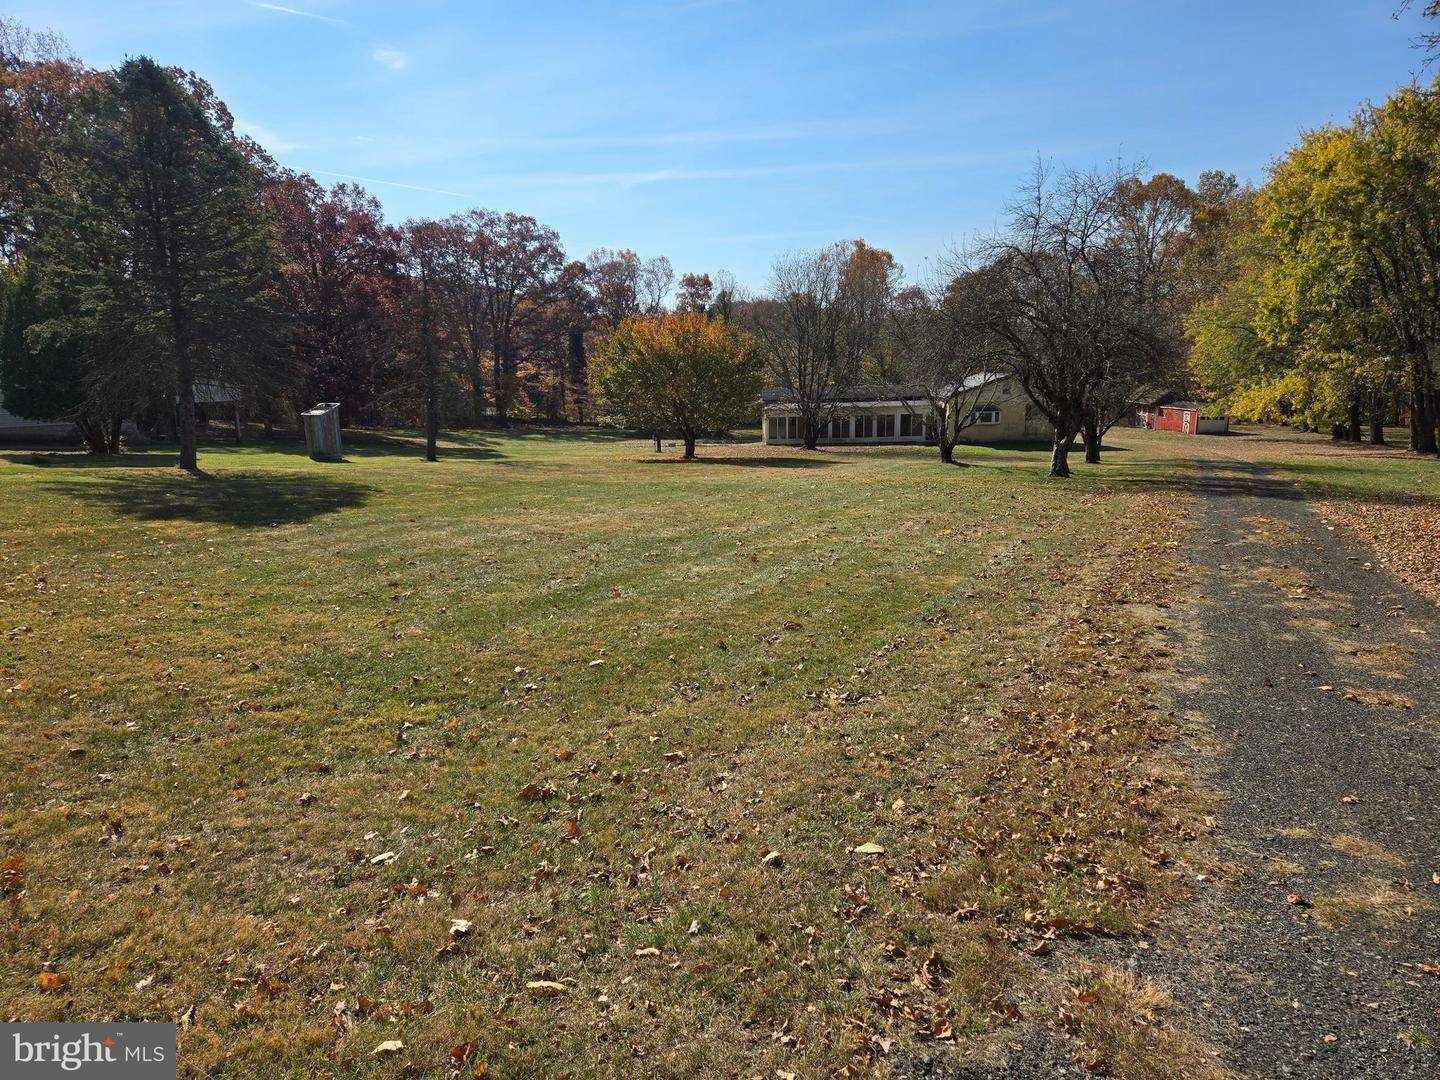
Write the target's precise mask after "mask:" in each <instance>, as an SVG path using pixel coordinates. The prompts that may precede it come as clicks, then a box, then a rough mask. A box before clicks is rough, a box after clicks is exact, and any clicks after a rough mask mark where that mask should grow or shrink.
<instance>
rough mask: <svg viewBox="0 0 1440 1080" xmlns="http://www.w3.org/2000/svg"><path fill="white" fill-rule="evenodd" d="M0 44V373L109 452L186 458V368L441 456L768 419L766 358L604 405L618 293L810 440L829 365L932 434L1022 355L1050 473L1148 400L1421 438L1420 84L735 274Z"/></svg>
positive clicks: (13, 389)
mask: <svg viewBox="0 0 1440 1080" xmlns="http://www.w3.org/2000/svg"><path fill="white" fill-rule="evenodd" d="M0 61H3V79H4V93H3V109H4V114H3V117H0V121H3V126H4V129H5V132H6V139H5V151H4V153H5V158H4V161H3V168H0V174H3V175H0V184H3V187H0V252H3V255H4V259H5V266H4V283H3V284H4V294H5V295H4V300H5V304H4V323H3V327H0V396H3V400H4V402H5V406H6V408H7V409H9V410H10V411H12V412H14V413H16V414H17V415H20V416H23V417H27V418H32V419H45V420H54V419H59V420H67V421H73V422H74V423H75V424H76V426H77V428H78V430H79V431H80V432H81V433H82V435H83V436H84V438H85V440H86V442H87V443H88V444H89V446H90V447H91V449H92V450H94V451H95V452H96V453H105V452H111V453H113V452H115V451H116V450H118V448H119V442H120V432H121V424H122V421H125V420H131V419H133V420H135V421H136V422H137V423H138V424H139V426H140V427H141V428H142V429H144V430H146V431H147V432H149V433H150V434H152V435H154V436H159V437H173V438H175V439H176V441H178V443H179V445H180V447H181V465H182V466H183V467H185V468H190V469H193V468H194V467H195V447H196V442H197V432H196V424H197V415H198V413H197V407H196V404H195V402H196V395H197V391H198V392H200V393H201V394H202V396H203V394H204V392H205V390H206V389H207V388H208V389H213V388H217V387H218V388H222V389H223V390H224V391H226V392H227V393H230V394H234V395H236V396H239V397H240V398H241V399H242V400H243V403H244V404H243V408H244V413H245V415H246V417H247V418H248V419H249V420H250V421H251V422H253V423H258V424H263V425H264V427H265V430H266V432H267V433H268V432H270V431H271V430H272V429H273V428H274V427H276V426H277V425H278V426H283V427H287V428H288V427H290V426H292V425H294V424H295V423H296V422H297V421H296V418H297V417H298V414H299V412H300V411H301V410H303V409H304V408H305V407H306V406H308V405H309V404H311V403H313V402H315V401H319V400H325V401H336V402H339V403H340V404H341V408H342V414H343V417H344V419H345V422H346V423H347V424H351V425H362V426H384V425H402V426H418V427H421V428H423V430H424V431H425V432H426V443H427V450H426V456H427V457H428V458H429V459H431V460H433V459H435V458H436V457H437V456H438V451H437V439H438V434H439V432H440V431H441V430H442V429H444V428H446V427H473V426H479V425H489V424H493V425H497V426H500V427H504V426H506V425H508V424H509V423H511V422H512V421H514V420H517V419H521V420H540V421H545V422H550V423H556V422H560V423H577V422H578V423H592V422H595V421H597V420H606V419H609V420H611V421H614V422H617V423H629V424H631V425H632V426H640V427H644V428H646V429H654V430H656V432H657V436H658V433H659V432H660V431H661V430H663V431H665V432H667V433H669V434H671V435H676V436H678V437H680V438H681V439H683V440H684V441H685V444H686V447H687V452H688V453H690V454H693V445H694V439H695V438H696V437H697V436H698V435H700V434H705V433H710V432H713V431H716V430H721V429H723V427H725V426H733V425H735V424H743V423H745V422H747V421H748V420H750V419H752V418H753V415H754V396H753V393H752V390H753V388H754V386H755V383H756V380H755V379H752V378H750V377H749V376H748V375H747V376H746V377H744V378H734V377H730V376H733V375H735V374H736V373H735V372H734V371H731V372H730V375H729V376H727V377H726V378H725V379H723V380H721V382H720V383H710V384H708V386H707V389H706V390H705V393H708V394H710V395H711V397H712V400H711V401H710V402H709V403H702V402H699V401H696V400H683V401H682V400H679V399H677V398H676V394H677V393H681V394H682V396H683V393H684V392H683V391H677V389H676V388H675V387H674V386H672V387H671V388H670V389H669V390H668V391H666V393H668V394H669V396H670V397H671V399H672V403H671V407H667V408H665V409H660V408H657V402H656V396H655V393H654V391H655V390H656V388H655V387H649V386H645V385H644V382H645V379H646V378H647V377H648V376H646V375H645V374H644V373H643V372H642V371H641V370H640V369H639V368H633V369H631V370H630V371H629V377H628V378H627V379H626V380H620V379H618V378H617V379H612V380H611V385H610V389H609V391H608V392H607V393H606V394H604V395H602V396H601V397H600V400H599V401H597V400H596V396H595V394H594V393H593V392H592V386H591V372H590V358H591V357H592V356H597V355H599V354H600V353H602V352H604V351H605V350H606V349H607V348H608V349H610V354H611V356H612V358H613V357H615V356H618V355H619V353H620V352H623V351H624V349H623V348H622V342H621V341H620V340H619V339H617V338H616V337H615V335H616V334H617V332H619V331H620V329H621V328H622V327H626V326H627V325H628V326H629V328H628V329H626V330H625V331H624V334H623V335H622V337H623V338H624V339H625V340H628V341H629V342H630V343H631V345H633V344H634V342H635V341H636V340H638V338H637V335H638V336H640V337H643V336H646V335H648V336H649V337H650V339H651V344H652V345H654V344H655V343H656V342H657V341H658V340H659V338H658V337H657V336H656V335H657V334H659V333H660V332H659V330H658V329H656V330H654V331H652V330H648V329H645V328H642V327H639V326H638V325H632V323H633V320H636V319H637V318H638V319H657V318H660V317H661V316H664V315H665V314H667V313H669V312H672V311H673V312H675V313H688V314H691V315H694V316H695V317H697V318H703V319H710V320H718V321H721V322H723V323H726V324H730V325H731V326H733V331H734V332H733V333H730V334H729V335H728V337H727V338H726V340H728V341H729V342H730V344H731V346H733V347H738V346H739V344H740V343H741V342H744V343H745V344H744V348H743V350H742V351H743V352H745V353H746V355H749V356H752V358H753V359H754V360H755V361H757V363H758V364H759V365H760V368H759V370H760V371H761V372H762V378H764V379H768V381H769V382H770V383H771V384H774V385H776V386H779V387H783V388H784V389H785V390H787V391H788V392H789V393H790V394H791V395H792V396H793V399H794V401H795V402H796V405H797V407H798V411H799V415H800V418H801V429H802V431H803V441H804V444H805V446H806V447H808V448H811V449H813V448H814V447H815V445H816V441H817V439H818V437H819V435H820V432H821V431H822V429H823V428H824V427H825V425H826V424H827V423H829V421H830V419H831V417H832V414H833V412H834V409H835V391H836V390H837V389H838V388H841V387H845V386H848V385H852V384H855V383H860V382H887V383H898V384H904V385H906V386H910V387H916V388H919V394H920V396H921V397H923V398H924V399H926V400H928V402H929V403H930V407H931V410H932V413H933V416H934V417H936V418H939V417H942V416H943V417H946V419H945V420H944V421H943V422H937V421H934V420H932V425H931V426H932V430H933V431H934V432H935V441H936V443H937V445H938V448H939V452H940V455H941V457H942V459H943V460H945V461H951V460H953V455H954V445H955V441H956V439H957V437H958V433H959V430H960V428H962V427H963V426H964V423H965V418H964V417H960V416H959V415H958V410H957V407H956V406H957V402H958V399H959V395H960V388H962V387H964V386H965V385H966V384H967V380H970V379H973V378H974V377H976V376H977V375H979V374H981V373H984V372H1006V373H1010V374H1013V375H1014V376H1015V377H1016V378H1017V380H1018V381H1019V382H1020V384H1021V385H1022V386H1023V387H1024V390H1025V392H1026V393H1027V395H1028V396H1029V398H1030V400H1031V401H1032V402H1033V404H1034V407H1035V408H1036V409H1038V410H1039V411H1040V412H1041V413H1043V415H1044V417H1045V419H1046V420H1047V421H1048V423H1049V425H1050V427H1051V428H1052V429H1053V455H1052V466H1051V474H1052V475H1054V476H1059V477H1063V476H1067V475H1069V471H1070V465H1069V449H1070V446H1071V445H1072V443H1073V442H1074V441H1075V440H1076V439H1077V438H1079V439H1081V440H1082V441H1083V443H1084V447H1085V460H1086V462H1087V463H1089V464H1098V463H1099V462H1100V461H1101V442H1102V440H1103V437H1104V434H1105V432H1106V431H1107V430H1109V429H1110V428H1111V427H1112V426H1113V425H1114V424H1116V423H1118V422H1122V421H1124V420H1126V419H1128V418H1129V417H1131V416H1132V415H1133V411H1134V408H1135V405H1136V404H1137V403H1138V402H1141V401H1142V400H1146V401H1154V400H1158V399H1161V398H1163V397H1166V395H1170V396H1171V397H1173V396H1179V395H1182V394H1184V395H1187V396H1198V397H1203V398H1205V399H1207V400H1209V401H1211V402H1212V403H1213V408H1214V409H1216V410H1217V411H1225V410H1229V411H1232V412H1234V413H1235V414H1237V415H1239V416H1241V417H1246V418H1254V419H1263V420H1274V421H1283V422H1287V423H1293V424H1297V425H1299V426H1301V427H1305V428H1311V429H1314V428H1319V427H1322V426H1325V427H1330V428H1331V429H1332V430H1333V432H1334V434H1335V436H1336V437H1337V438H1348V439H1351V440H1354V441H1358V440H1360V439H1361V437H1362V433H1363V429H1368V432H1369V437H1370V439H1371V440H1372V441H1380V440H1382V439H1383V438H1384V428H1385V426H1386V425H1387V424H1390V425H1397V424H1399V425H1405V426H1408V428H1409V431H1410V435H1409V438H1410V445H1411V448H1412V449H1415V450H1417V451H1421V452H1427V453H1433V452H1434V451H1435V450H1436V448H1437V444H1436V423H1437V413H1440V408H1437V401H1436V386H1435V366H1436V363H1435V358H1434V352H1435V350H1436V348H1437V343H1440V292H1437V289H1440V285H1437V281H1440V196H1437V194H1436V192H1437V191H1440V184H1437V183H1436V175H1437V171H1440V165H1437V150H1440V97H1437V95H1436V93H1435V87H1429V88H1423V87H1419V86H1411V87H1406V88H1403V89H1401V90H1400V91H1397V92H1396V94H1395V95H1394V96H1393V97H1392V98H1391V99H1390V100H1389V101H1387V102H1385V103H1384V104H1383V105H1380V106H1375V107H1367V108H1365V109H1364V110H1362V111H1361V112H1360V113H1359V114H1358V115H1357V116H1356V118H1355V120H1354V121H1353V122H1352V123H1351V124H1350V125H1348V126H1344V127H1326V128H1322V129H1319V130H1317V131H1314V132H1311V133H1308V134H1306V135H1305V136H1304V138H1303V139H1302V140H1301V142H1300V144H1299V145H1298V146H1296V147H1295V148H1294V149H1292V150H1291V151H1290V152H1288V153H1287V154H1285V155H1284V156H1283V157H1282V158H1281V159H1280V160H1278V161H1277V162H1276V163H1275V165H1274V166H1273V168H1272V169H1271V171H1270V175H1269V177H1268V178H1267V179H1266V181H1265V182H1264V183H1263V184H1262V185H1259V186H1254V185H1248V184H1242V183H1240V182H1238V181H1237V180H1236V179H1235V177H1233V176H1230V175H1228V174H1224V173H1220V172H1208V173H1204V174H1202V176H1201V177H1200V179H1199V182H1198V184H1197V185H1196V187H1195V188H1194V189H1193V190H1192V189H1191V188H1190V187H1189V186H1188V185H1187V184H1186V183H1184V182H1183V181H1182V180H1180V179H1178V178H1176V177H1174V176H1170V175H1167V174H1164V173H1160V174H1156V175H1154V176H1151V177H1149V178H1148V179H1146V178H1144V177H1143V176H1142V175H1141V172H1142V171H1141V169H1139V168H1138V167H1124V166H1118V165H1117V166H1113V167H1110V168H1107V169H1092V170H1076V169H1054V168H1051V167H1049V166H1046V165H1044V164H1037V165H1036V167H1035V170H1034V173H1033V175H1032V176H1031V178H1030V179H1029V180H1028V181H1027V182H1026V183H1025V184H1024V185H1022V187H1021V189H1020V191H1019V192H1018V193H1017V196H1016V198H1015V200H1014V203H1013V205H1012V206H1011V207H1010V208H1009V210H1008V211H1007V213H1006V215H1005V217H1004V224H1003V225H1002V227H1001V228H1000V229H998V230H997V231H996V232H994V233H993V234H991V235H988V236H983V237H980V238H979V239H977V240H976V241H974V242H972V243H970V244H968V245H966V246H965V248H964V249H963V250H952V251H950V252H947V253H946V254H945V255H944V256H942V257H941V258H940V259H939V260H937V263H936V265H937V267H938V271H936V272H935V273H934V274H933V275H932V277H933V280H924V281H911V282H907V281H906V279H905V274H904V270H903V268H902V267H901V266H900V265H899V264H898V263H897V262H896V261H895V259H894V257H893V256H892V255H891V254H890V253H889V252H887V251H885V250H883V249H881V248H877V247H873V246H870V245H868V244H866V243H865V242H864V241H863V240H859V239H856V240H853V241H846V242H840V243H836V244H834V245H831V246H829V247H824V248H821V249H819V250H816V251H808V252H790V253H787V254H784V255H782V256H780V257H779V258H778V259H777V260H776V261H775V264H774V268H773V273H772V277H771V280H770V282H769V283H768V287H767V288H766V289H765V290H764V291H762V292H759V293H753V292H750V291H748V290H746V289H744V288H742V287H741V286H740V285H739V284H738V283H737V282H735V281H734V280H733V278H731V277H730V276H729V275H727V274H725V273H723V272H717V273H715V274H714V275H711V274H710V273H687V274H684V275H683V276H681V277H680V278H679V281H678V286H677V282H676V274H675V271H674V269H673V268H672V266H671V264H670V262H669V261H668V260H667V259H666V258H664V257H663V256H658V257H655V258H651V259H641V258H640V257H639V256H638V255H637V254H636V253H635V252H633V251H629V250H619V251H614V250H598V251H594V252H591V253H590V254H589V255H588V256H587V257H585V258H584V259H576V258H572V257H570V256H569V255H568V254H567V253H566V251H565V249H564V247H563V245H562V242H561V239H560V237H559V235H558V234H557V233H556V232H555V231H554V230H553V229H550V228H548V227H546V226H545V225H543V224H542V223H540V222H538V221H536V220H535V219H534V218H532V217H529V216H526V215H523V214H519V213H513V212H501V211H493V210H481V209H475V210H471V211H469V212H468V213H464V214H456V215H453V216H451V217H448V218H444V219H441V220H411V221H407V222H405V223H403V224H400V225H394V224H389V223H387V222H386V221H385V220H384V216H383V214H382V212H381V208H380V205H379V203H378V202H377V201H376V200H375V199H374V198H373V197H372V196H370V195H369V194H367V193H366V192H365V191H364V190H363V189H362V188H361V187H359V186H357V185H354V184H348V183H341V184H336V185H334V186H332V187H330V188H325V187H323V186H321V185H320V184H319V183H317V182H316V181H315V180H314V179H313V178H312V177H310V176H307V175H303V174H300V173H296V172H293V171H290V170H287V169H284V168H281V167H280V166H278V165H277V164H276V163H275V162H274V161H273V160H272V159H271V158H270V156H269V155H268V154H267V153H266V152H265V150H264V148H263V147H261V146H259V145H258V144H257V143H255V142H254V141H253V140H251V139H248V138H244V137H241V136H239V135H237V134H236V132H235V129H234V123H233V120H232V118H231V116H230V114H229V112H228V110H227V109H226V107H225V105H224V103H223V102H221V101H220V100H219V99H218V98H217V97H216V96H215V94H214V92H213V91H212V90H211V88H210V87H209V86H208V85H207V84H206V83H205V82H204V81H203V80H202V79H200V78H199V77H197V76H195V75H193V74H187V73H184V72H181V71H178V70H171V69H165V68H162V67H160V66H159V65H157V64H156V63H154V62H153V61H151V60H149V59H145V58H140V59H136V60H131V61H127V62H126V63H125V64H124V65H122V66H121V67H120V68H118V69H117V70H115V71H111V72H102V71H95V70H92V69H90V68H87V67H86V66H84V65H83V64H82V63H81V62H80V61H79V60H78V59H76V58H75V57H73V56H71V55H69V53H68V51H67V49H66V48H65V46H64V44H63V42H60V41H59V40H57V39H55V38H54V37H52V36H50V35H47V34H34V33H31V32H30V31H28V30H26V29H25V28H23V27H21V26H20V25H18V24H16V23H14V22H13V21H6V22H4V24H3V33H0ZM678 325H679V324H671V328H672V329H673V328H674V327H675V326H678ZM660 336H663V334H662V335H660ZM633 352H634V350H633V349H631V353H632V354H633ZM610 370H611V371H612V372H618V370H619V369H618V368H615V367H614V366H612V367H611V369H610ZM651 370H652V372H653V371H654V370H657V369H655V368H653V366H652V368H651ZM747 371H748V367H747ZM721 384H723V386H724V387H726V393H727V394H728V397H727V398H726V399H725V400H724V401H716V400H714V399H713V395H714V394H715V392H716V391H717V389H718V388H719V386H720V385H721ZM686 385H691V386H698V385H699V384H698V383H693V382H692V383H689V384H686ZM682 415H683V416H687V417H688V416H691V415H693V416H697V417H698V416H704V417H706V418H707V419H706V420H705V422H704V423H703V424H700V425H699V426H696V425H695V424H692V423H691V421H690V420H685V421H683V422H682V421H680V420H677V419H676V418H677V417H680V416H682ZM717 417H719V418H723V420H724V422H723V424H722V423H720V422H719V421H718V420H717V419H716V418H717ZM707 425H709V426H707Z"/></svg>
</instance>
